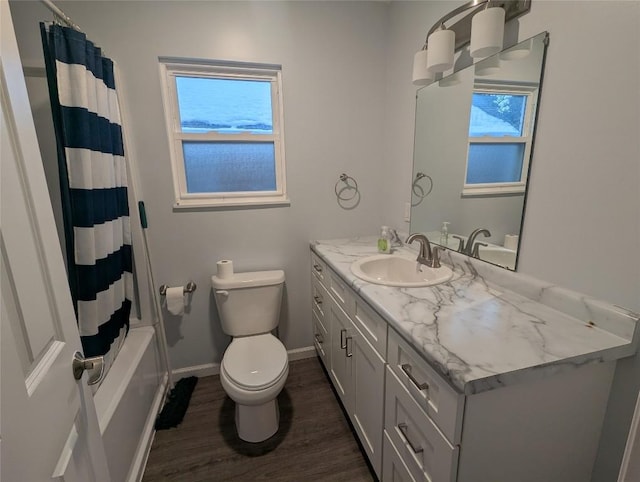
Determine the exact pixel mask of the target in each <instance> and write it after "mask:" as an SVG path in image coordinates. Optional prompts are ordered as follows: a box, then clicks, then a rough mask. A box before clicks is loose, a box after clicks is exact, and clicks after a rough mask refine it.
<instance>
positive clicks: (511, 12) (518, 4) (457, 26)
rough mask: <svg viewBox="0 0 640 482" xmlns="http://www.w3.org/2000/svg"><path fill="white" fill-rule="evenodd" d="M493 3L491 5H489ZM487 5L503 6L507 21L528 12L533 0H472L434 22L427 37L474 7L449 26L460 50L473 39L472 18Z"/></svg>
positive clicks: (425, 43)
mask: <svg viewBox="0 0 640 482" xmlns="http://www.w3.org/2000/svg"><path fill="white" fill-rule="evenodd" d="M489 4H491V5H489ZM486 6H491V7H502V8H504V11H505V22H507V21H509V20H511V19H513V18H516V17H519V16H520V15H523V14H525V13H527V12H528V11H529V10H530V9H531V0H471V1H469V2H467V3H465V4H464V5H461V6H459V7H457V8H454V9H453V10H451V11H450V12H449V13H447V14H446V15H445V16H443V17H442V18H441V19H440V20H438V21H437V22H436V23H434V24H433V26H432V27H431V28H430V29H429V32H427V37H426V39H428V38H429V35H431V34H432V33H433V32H435V31H436V30H438V29H439V28H441V27H442V26H443V25H444V23H445V22H448V21H449V20H451V19H452V18H455V17H457V16H458V15H460V14H461V13H464V12H466V11H467V10H471V9H473V11H472V12H470V13H469V14H468V15H465V16H464V17H462V18H461V19H460V20H458V21H457V22H456V23H454V24H452V25H450V26H449V27H447V29H449V30H453V31H454V32H455V34H456V40H455V50H459V49H460V48H462V47H464V46H465V45H467V44H468V43H469V42H470V41H471V19H472V18H473V16H474V15H475V14H476V13H477V12H478V11H480V10H482V9H483V8H484V7H486ZM426 39H425V42H424V45H425V46H424V47H423V48H426V45H427V40H426Z"/></svg>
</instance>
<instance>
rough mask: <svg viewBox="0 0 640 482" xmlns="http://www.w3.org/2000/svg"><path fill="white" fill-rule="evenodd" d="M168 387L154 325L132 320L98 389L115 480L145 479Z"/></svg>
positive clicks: (102, 429)
mask: <svg viewBox="0 0 640 482" xmlns="http://www.w3.org/2000/svg"><path fill="white" fill-rule="evenodd" d="M166 389H167V376H166V373H164V372H163V369H162V363H161V358H160V354H159V351H158V344H157V335H156V333H155V329H154V328H153V327H152V326H134V325H132V328H131V329H130V330H129V334H128V335H127V338H126V339H125V341H124V344H123V345H122V348H121V349H120V352H119V353H118V355H117V357H116V359H115V360H114V362H113V364H112V365H111V368H110V370H109V372H108V373H107V376H106V378H105V380H104V381H103V382H102V384H101V385H100V388H98V390H97V392H96V393H95V395H94V402H95V407H96V412H97V415H98V423H99V425H100V433H101V435H102V439H103V442H104V448H105V452H106V456H107V463H108V466H109V472H110V474H111V479H112V480H113V481H118V482H120V481H122V482H124V481H127V482H137V481H139V480H141V479H142V474H143V471H144V466H145V463H146V459H147V456H148V454H149V450H150V448H151V441H152V440H153V433H154V428H153V426H154V422H155V419H156V415H157V413H158V411H159V409H160V406H161V404H162V402H163V400H164V397H165V393H166Z"/></svg>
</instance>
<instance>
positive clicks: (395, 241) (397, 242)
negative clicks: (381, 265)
mask: <svg viewBox="0 0 640 482" xmlns="http://www.w3.org/2000/svg"><path fill="white" fill-rule="evenodd" d="M389 234H391V245H392V246H402V245H403V244H404V243H403V242H402V239H400V236H398V231H396V230H395V229H393V228H389Z"/></svg>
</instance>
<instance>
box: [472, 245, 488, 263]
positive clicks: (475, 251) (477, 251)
mask: <svg viewBox="0 0 640 482" xmlns="http://www.w3.org/2000/svg"><path fill="white" fill-rule="evenodd" d="M480 246H484V247H487V246H489V245H488V244H487V243H483V242H482V241H476V243H475V244H474V245H473V252H472V253H471V256H473V257H474V258H478V259H480Z"/></svg>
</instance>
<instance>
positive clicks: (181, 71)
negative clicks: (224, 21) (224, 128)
mask: <svg viewBox="0 0 640 482" xmlns="http://www.w3.org/2000/svg"><path fill="white" fill-rule="evenodd" d="M158 61H159V66H160V79H161V84H162V102H163V105H164V113H165V123H166V128H167V137H168V140H169V148H170V158H171V173H172V177H173V187H174V196H175V203H174V205H173V207H174V209H181V208H186V209H192V208H220V207H242V206H247V207H250V206H267V205H289V204H290V202H289V198H288V195H287V188H286V165H285V153H284V116H283V101H282V66H280V65H274V64H257V63H248V62H234V61H218V60H205V59H186V58H176V57H159V58H158ZM176 77H199V78H208V79H224V80H261V81H269V82H270V83H271V112H272V122H273V130H272V133H271V134H256V133H252V132H242V133H228V134H220V133H218V132H215V131H209V132H202V133H195V132H183V131H182V128H181V126H180V111H179V104H178V92H177V87H176ZM194 141H195V142H248V143H251V142H255V143H264V142H269V143H271V142H273V147H274V163H275V180H276V189H275V190H274V191H234V192H218V193H216V192H204V193H189V192H188V191H187V176H186V172H185V162H184V154H183V142H194Z"/></svg>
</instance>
